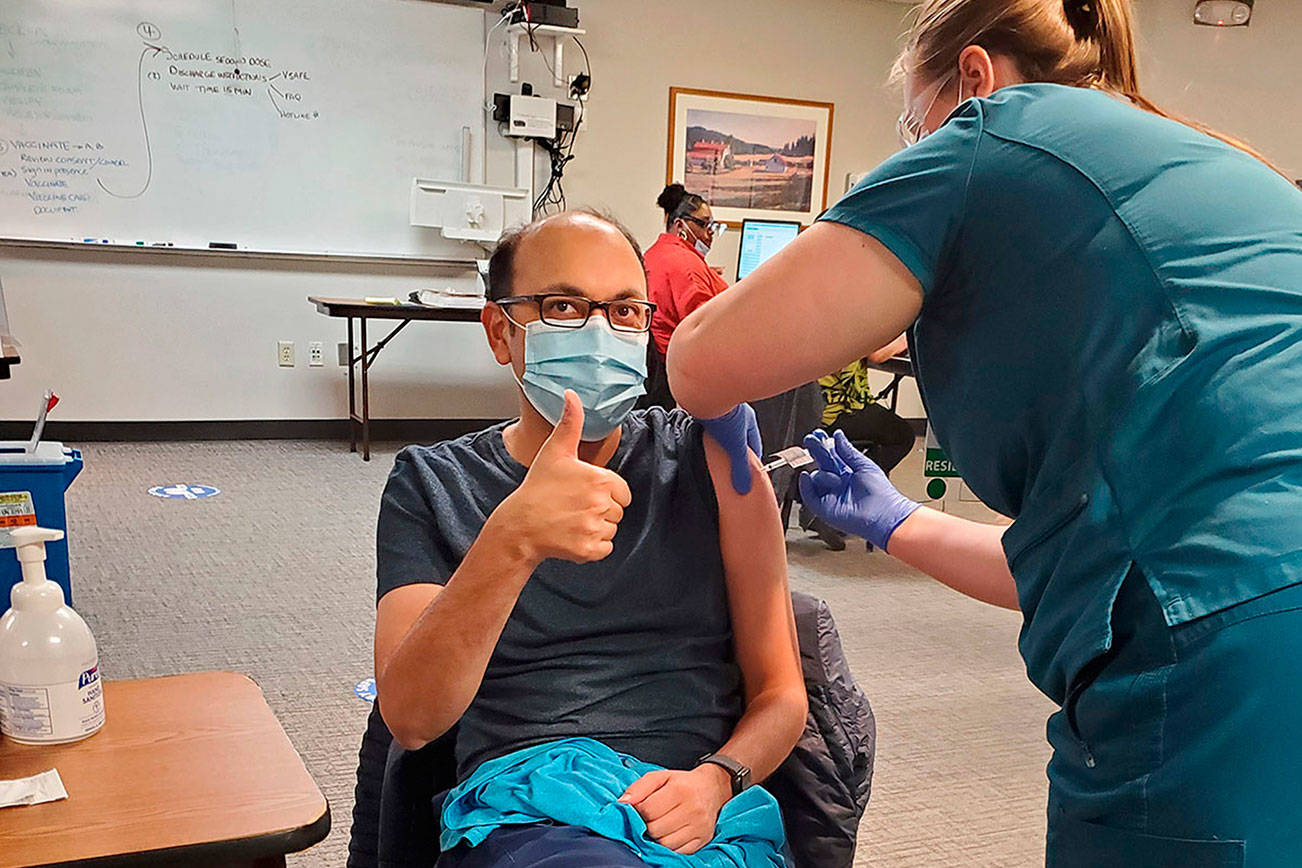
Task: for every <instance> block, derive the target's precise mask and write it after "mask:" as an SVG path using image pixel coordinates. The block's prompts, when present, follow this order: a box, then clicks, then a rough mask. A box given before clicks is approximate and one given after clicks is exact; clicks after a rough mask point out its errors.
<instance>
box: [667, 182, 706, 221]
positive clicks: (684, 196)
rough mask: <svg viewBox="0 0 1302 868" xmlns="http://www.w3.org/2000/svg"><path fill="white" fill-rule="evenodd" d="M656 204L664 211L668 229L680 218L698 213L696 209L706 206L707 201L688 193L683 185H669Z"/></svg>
mask: <svg viewBox="0 0 1302 868" xmlns="http://www.w3.org/2000/svg"><path fill="white" fill-rule="evenodd" d="M656 204H657V205H659V206H660V207H661V208H662V209H663V210H664V212H665V228H668V227H669V225H670V224H671V223H673V222H674V221H675V220H677V219H679V218H680V217H687V216H688V215H690V214H694V213H696V209H698V208H700V207H701V206H702V205H704V204H705V199H704V198H702V197H701V196H698V195H696V194H695V193H689V192H687V188H686V187H684V186H683V185H682V184H669V185H667V186H666V187H665V188H664V189H663V190H661V191H660V195H659V196H658V197H656Z"/></svg>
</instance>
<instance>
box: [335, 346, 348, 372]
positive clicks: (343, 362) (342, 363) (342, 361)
mask: <svg viewBox="0 0 1302 868" xmlns="http://www.w3.org/2000/svg"><path fill="white" fill-rule="evenodd" d="M335 353H336V354H337V355H338V357H339V367H341V368H346V367H348V362H349V358H348V344H346V343H344V342H343V341H340V342H339V345H338V346H337V347H336V348H335Z"/></svg>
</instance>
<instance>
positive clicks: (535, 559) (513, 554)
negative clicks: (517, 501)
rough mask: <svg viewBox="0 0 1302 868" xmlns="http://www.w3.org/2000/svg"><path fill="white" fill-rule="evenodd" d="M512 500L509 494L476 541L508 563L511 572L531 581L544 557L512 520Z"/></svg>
mask: <svg viewBox="0 0 1302 868" xmlns="http://www.w3.org/2000/svg"><path fill="white" fill-rule="evenodd" d="M510 499H511V496H510V495H508V496H507V499H506V500H503V501H502V502H501V503H500V504H498V507H497V509H495V510H493V512H492V513H491V514H490V515H489V516H488V519H487V520H486V521H485V522H484V526H483V527H482V528H480V530H479V536H478V537H477V538H476V540H475V542H476V544H482V545H484V546H485V547H487V548H488V550H489V551H491V552H493V554H494V556H495V557H498V558H501V559H503V560H504V561H506V566H507V568H508V570H510V571H512V572H516V571H518V572H521V573H523V574H524V577H525V578H528V576H529V575H530V574H531V573H533V571H534V570H535V569H537V567H538V565H539V564H540V563H542V561H543V558H542V557H541V556H539V554H538V550H537V549H536V548H535V547H534V546H533V545H532V544H531V543H530V542H529V538H528V535H527V534H526V533H524V532H522V529H521V528H520V527H519V526H516V525H515V523H514V522H513V521H512V519H511V510H510V507H509V505H508V503H509V501H510Z"/></svg>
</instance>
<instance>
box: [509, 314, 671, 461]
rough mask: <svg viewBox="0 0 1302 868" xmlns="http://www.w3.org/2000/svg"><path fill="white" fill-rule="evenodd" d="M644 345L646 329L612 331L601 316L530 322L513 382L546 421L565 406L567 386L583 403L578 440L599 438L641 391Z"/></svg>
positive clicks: (558, 416)
mask: <svg viewBox="0 0 1302 868" xmlns="http://www.w3.org/2000/svg"><path fill="white" fill-rule="evenodd" d="M594 313H595V312H594ZM646 348H647V332H640V333H629V332H617V331H615V330H614V329H612V328H611V327H610V325H609V324H608V323H607V322H606V318H605V317H604V316H600V315H596V316H592V317H591V318H589V319H588V321H587V323H585V324H584V325H583V327H582V328H565V327H564V326H555V325H548V324H547V323H545V322H543V321H541V320H535V321H533V322H531V323H528V324H526V325H525V326H524V376H523V377H516V382H517V383H519V384H520V388H521V389H523V390H524V396H525V397H526V398H528V399H529V403H530V404H532V405H533V408H534V409H535V410H537V411H538V413H539V415H541V416H542V417H543V418H544V419H546V420H547V421H548V422H550V423H551V424H552V425H555V424H556V423H557V422H559V421H560V419H561V412H562V411H563V410H564V409H565V390H566V389H573V390H574V392H575V393H577V394H578V396H579V400H580V401H581V402H582V403H583V435H582V437H583V439H584V440H587V441H593V440H601V439H602V438H604V437H606V436H607V435H609V434H610V433H611V432H612V431H614V430H615V429H616V428H618V427H619V426H620V424H621V423H622V422H623V421H624V419H625V418H626V417H627V416H628V414H629V412H630V411H632V409H633V405H634V404H636V403H637V399H638V398H639V397H640V396H641V395H643V394H645V393H646V388H645V382H646V376H647V371H646ZM511 373H512V376H514V375H515V370H514V368H513V369H512V372H511Z"/></svg>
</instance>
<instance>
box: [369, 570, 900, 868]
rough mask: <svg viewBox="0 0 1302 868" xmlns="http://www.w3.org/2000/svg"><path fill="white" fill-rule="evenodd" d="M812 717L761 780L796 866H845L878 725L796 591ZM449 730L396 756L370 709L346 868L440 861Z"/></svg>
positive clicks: (831, 628) (826, 627) (835, 638)
mask: <svg viewBox="0 0 1302 868" xmlns="http://www.w3.org/2000/svg"><path fill="white" fill-rule="evenodd" d="M791 603H792V608H793V610H794V612H795V619H796V636H797V639H798V641H799V644H800V664H801V669H802V671H803V673H804V677H805V688H806V690H807V691H808V693H809V716H808V717H807V718H806V721H805V731H804V733H802V734H801V737H800V741H799V742H797V744H796V746H795V748H794V749H793V750H792V752H791V755H790V756H788V757H787V759H786V761H785V762H783V764H782V766H781V767H779V769H778V770H777V771H776V772H774V773H773V775H772V776H770V777H769V779H768V780H767V781H765V782H764V786H765V788H766V789H768V791H769V792H771V793H772V794H773V796H774V797H775V798H776V799H777V800H778V805H779V807H780V808H781V810H782V818H783V823H784V825H785V827H786V830H787V840H788V843H789V844H790V846H791V850H792V853H793V855H794V857H795V863H796V868H850V866H851V865H852V863H853V862H854V851H855V846H856V843H857V835H858V828H859V821H860V820H861V819H862V818H863V812H864V810H865V809H866V808H867V806H868V799H869V797H870V796H871V794H872V774H873V759H874V757H875V755H876V750H877V723H876V719H875V718H874V716H873V712H872V706H871V705H870V704H869V702H868V697H867V696H865V695H864V693H863V691H862V690H861V689H860V688H859V685H858V684H857V683H856V682H855V680H854V676H853V675H852V674H851V673H850V667H849V664H848V663H847V662H846V659H845V653H844V651H843V650H842V648H841V639H840V636H839V635H838V634H837V630H836V623H835V622H834V621H833V620H832V613H831V612H830V611H829V610H828V608H827V604H826V603H824V602H823V601H822V600H819V599H818V598H816V597H812V596H810V595H808V594H801V593H793V594H792V595H791ZM455 743H456V728H455V727H454V728H453V729H452V730H450V731H449V732H448V733H445V734H444V735H443V736H441V737H440V738H438V739H436V740H435V741H433V742H431V743H430V744H428V745H426V746H425V747H424V748H422V749H421V750H418V751H407V750H403V749H402V748H401V747H400V746H399V745H398V744H397V743H396V742H394V741H393V736H392V735H391V734H390V733H389V728H388V727H387V726H385V724H384V719H383V718H382V717H381V716H380V708H379V704H378V703H376V704H375V705H374V706H373V707H372V708H371V716H370V718H369V719H368V720H367V724H366V733H365V734H364V735H363V736H362V744H361V748H360V749H359V751H358V754H357V784H356V787H355V789H354V802H353V823H352V831H351V835H350V837H349V841H348V868H431V866H433V864H434V862H435V861H436V860H437V859H438V855H439V832H440V829H439V822H438V815H437V814H436V813H435V812H434V810H433V806H432V801H433V798H434V796H435V795H436V794H438V793H440V792H442V791H444V790H446V789H449V788H450V787H452V786H453V785H454V784H455V783H456V763H455V759H454V748H455Z"/></svg>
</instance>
